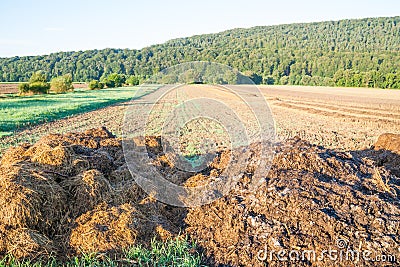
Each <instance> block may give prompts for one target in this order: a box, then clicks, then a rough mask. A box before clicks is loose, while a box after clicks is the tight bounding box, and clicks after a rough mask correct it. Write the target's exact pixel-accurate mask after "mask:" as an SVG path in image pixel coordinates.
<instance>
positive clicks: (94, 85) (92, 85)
mask: <svg viewBox="0 0 400 267" xmlns="http://www.w3.org/2000/svg"><path fill="white" fill-rule="evenodd" d="M88 87H89V89H90V90H95V89H103V88H104V83H102V82H99V81H98V80H92V81H90V82H89V85H88Z"/></svg>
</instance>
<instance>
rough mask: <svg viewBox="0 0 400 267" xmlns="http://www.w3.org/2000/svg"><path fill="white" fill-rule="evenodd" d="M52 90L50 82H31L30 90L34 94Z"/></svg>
mask: <svg viewBox="0 0 400 267" xmlns="http://www.w3.org/2000/svg"><path fill="white" fill-rule="evenodd" d="M49 90H50V84H49V83H46V82H34V83H30V84H29V92H32V93H34V94H47V93H48V92H49Z"/></svg>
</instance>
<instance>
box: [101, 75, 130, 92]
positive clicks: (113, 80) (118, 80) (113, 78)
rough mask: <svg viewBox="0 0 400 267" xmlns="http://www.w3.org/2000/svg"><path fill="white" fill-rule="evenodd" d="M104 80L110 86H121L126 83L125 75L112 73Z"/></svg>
mask: <svg viewBox="0 0 400 267" xmlns="http://www.w3.org/2000/svg"><path fill="white" fill-rule="evenodd" d="M102 82H104V83H105V85H106V86H107V87H108V88H114V87H121V86H122V85H123V84H124V83H125V75H123V74H118V73H111V74H110V75H108V76H107V78H105V79H103V80H102Z"/></svg>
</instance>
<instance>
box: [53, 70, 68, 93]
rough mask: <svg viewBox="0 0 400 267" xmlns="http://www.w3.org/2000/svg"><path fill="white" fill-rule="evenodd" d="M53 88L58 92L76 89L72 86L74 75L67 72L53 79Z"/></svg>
mask: <svg viewBox="0 0 400 267" xmlns="http://www.w3.org/2000/svg"><path fill="white" fill-rule="evenodd" d="M50 84H51V89H52V90H53V91H54V92H56V93H65V92H68V91H71V90H73V89H74V87H73V86H72V75H71V74H65V75H63V76H59V77H56V78H53V79H51V82H50Z"/></svg>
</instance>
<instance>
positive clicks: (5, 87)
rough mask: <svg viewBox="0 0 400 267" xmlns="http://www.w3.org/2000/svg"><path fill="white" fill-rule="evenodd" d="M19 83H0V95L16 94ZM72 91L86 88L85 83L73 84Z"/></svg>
mask: <svg viewBox="0 0 400 267" xmlns="http://www.w3.org/2000/svg"><path fill="white" fill-rule="evenodd" d="M18 85H19V83H0V95H2V94H17V93H18ZM72 86H73V87H74V89H77V88H87V84H86V83H73V84H72Z"/></svg>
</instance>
